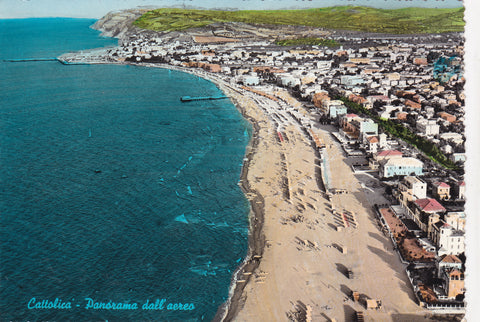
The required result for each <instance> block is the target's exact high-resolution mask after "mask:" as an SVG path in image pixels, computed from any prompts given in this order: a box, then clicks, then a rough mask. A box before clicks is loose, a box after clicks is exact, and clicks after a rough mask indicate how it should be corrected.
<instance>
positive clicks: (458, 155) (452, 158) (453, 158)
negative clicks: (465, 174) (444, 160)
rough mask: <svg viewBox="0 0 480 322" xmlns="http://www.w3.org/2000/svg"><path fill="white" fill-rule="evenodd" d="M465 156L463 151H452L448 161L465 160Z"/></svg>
mask: <svg viewBox="0 0 480 322" xmlns="http://www.w3.org/2000/svg"><path fill="white" fill-rule="evenodd" d="M466 158H467V156H466V154H465V153H452V154H451V155H450V157H449V159H450V161H452V162H453V163H457V162H465V160H466Z"/></svg>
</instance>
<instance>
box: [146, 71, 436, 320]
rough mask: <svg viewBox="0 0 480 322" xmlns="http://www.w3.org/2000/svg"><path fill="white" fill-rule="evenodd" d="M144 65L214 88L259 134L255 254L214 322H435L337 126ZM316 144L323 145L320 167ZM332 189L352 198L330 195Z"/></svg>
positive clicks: (248, 170)
mask: <svg viewBox="0 0 480 322" xmlns="http://www.w3.org/2000/svg"><path fill="white" fill-rule="evenodd" d="M141 65H144V66H150V67H152V66H156V67H162V68H170V69H176V70H180V71H184V72H188V73H192V74H195V75H197V76H199V77H203V78H206V79H209V80H210V81H212V82H214V83H215V84H216V85H217V86H218V87H219V88H220V89H221V90H222V91H223V92H224V93H225V94H226V95H227V96H228V97H229V98H230V99H231V100H232V101H233V103H234V104H235V105H236V106H237V108H238V109H239V111H240V112H241V113H242V114H243V116H244V117H245V118H246V119H247V120H249V121H250V122H251V123H252V125H253V129H254V132H253V137H252V140H251V142H250V144H249V146H248V147H247V151H246V155H245V159H244V167H243V170H242V175H241V179H240V186H241V187H242V190H243V191H244V193H245V194H246V196H247V198H248V199H249V201H250V204H251V208H252V211H251V214H250V233H249V251H248V255H247V258H246V259H245V260H244V262H243V263H242V265H241V266H240V267H239V268H238V269H237V271H236V272H235V273H234V276H233V277H232V285H231V289H230V298H229V301H228V302H227V303H225V305H224V306H222V307H221V308H219V311H218V312H217V315H216V317H215V320H223V321H289V320H295V319H298V320H304V319H305V318H306V317H307V315H308V317H309V318H311V320H312V321H352V320H355V312H356V311H363V313H364V315H365V320H366V321H426V320H429V319H428V318H429V317H430V313H429V312H428V311H427V310H424V309H422V308H421V307H419V306H418V305H417V304H416V303H415V296H414V294H413V289H412V287H411V285H410V283H409V281H408V278H407V275H406V273H405V268H406V265H405V264H402V263H401V261H400V259H399V258H398V255H397V254H396V253H395V252H394V251H393V249H392V248H393V246H392V243H391V241H390V239H389V238H387V237H386V236H385V235H383V233H382V231H381V229H380V228H379V226H378V224H377V222H376V219H375V214H374V212H373V208H372V204H373V202H372V200H370V201H369V200H367V198H366V195H365V192H364V189H363V188H362V185H361V184H360V182H359V181H358V179H357V178H356V177H355V176H354V173H353V171H352V170H351V168H350V166H349V165H348V164H347V163H346V158H345V155H344V153H343V150H342V148H341V146H340V144H339V143H338V142H337V141H336V140H335V139H334V137H333V136H332V135H331V134H330V132H331V131H332V130H334V128H333V127H327V128H325V127H324V128H323V129H321V128H320V127H319V126H318V125H316V124H315V123H314V122H313V121H312V120H311V119H312V116H311V115H309V114H308V111H307V110H306V109H305V108H304V107H303V106H302V104H301V103H300V102H298V101H296V100H295V99H294V98H293V97H291V96H290V95H289V94H288V93H287V92H286V91H284V90H281V89H278V88H274V87H272V88H271V89H269V90H268V93H267V92H263V93H265V94H267V95H259V94H258V93H254V92H252V91H249V90H246V89H242V88H240V87H237V86H233V85H231V84H230V83H229V82H226V81H224V80H222V79H220V78H218V77H216V76H214V75H212V74H207V73H205V72H204V71H201V70H196V69H184V68H175V67H172V66H167V65H164V66H158V65H150V64H141ZM261 93H262V92H261ZM279 132H280V135H279ZM312 133H313V134H312ZM312 136H316V137H317V138H318V140H319V141H320V142H322V143H323V144H325V146H326V148H325V149H324V151H323V159H321V158H320V154H319V152H318V149H317V148H316V146H315V142H314V139H313V137H312ZM328 188H336V189H346V193H344V194H335V195H330V196H328V195H327V193H326V192H325V191H326V190H325V189H328ZM371 203H372V204H371ZM338 226H340V227H341V230H339V229H338V228H337V227H338ZM348 270H351V271H352V272H353V278H349V277H348V273H347V272H348ZM352 291H356V292H358V294H359V298H360V299H359V300H358V301H353V299H352V298H351V297H350V295H351V292H352ZM367 299H374V300H379V301H381V302H382V306H381V308H380V309H378V310H366V307H365V303H366V300H367Z"/></svg>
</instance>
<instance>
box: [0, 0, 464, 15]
mask: <svg viewBox="0 0 480 322" xmlns="http://www.w3.org/2000/svg"><path fill="white" fill-rule="evenodd" d="M335 5H362V6H371V7H377V8H392V9H393V8H403V7H430V8H456V7H461V6H462V5H463V4H462V1H460V0H0V19H5V18H29V17H74V18H101V17H103V16H104V15H105V14H107V13H108V12H110V11H115V10H121V9H129V8H135V7H138V6H147V7H157V8H160V7H183V6H191V7H202V8H218V9H220V8H221V9H226V8H230V9H286V8H312V7H316V8H320V7H329V6H335Z"/></svg>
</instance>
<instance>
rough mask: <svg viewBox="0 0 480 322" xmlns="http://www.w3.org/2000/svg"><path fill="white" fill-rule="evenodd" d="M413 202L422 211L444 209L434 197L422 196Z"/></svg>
mask: <svg viewBox="0 0 480 322" xmlns="http://www.w3.org/2000/svg"><path fill="white" fill-rule="evenodd" d="M415 204H416V205H417V206H418V207H419V208H420V209H421V210H423V211H424V212H430V213H434V212H442V211H446V209H445V208H444V207H443V206H442V205H441V204H440V203H439V202H438V201H437V200H435V199H432V198H424V199H417V200H415Z"/></svg>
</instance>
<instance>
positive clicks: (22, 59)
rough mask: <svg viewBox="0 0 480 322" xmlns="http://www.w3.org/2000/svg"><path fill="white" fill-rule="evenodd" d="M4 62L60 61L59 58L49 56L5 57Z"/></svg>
mask: <svg viewBox="0 0 480 322" xmlns="http://www.w3.org/2000/svg"><path fill="white" fill-rule="evenodd" d="M3 61H4V62H8V63H22V62H31V61H58V58H55V57H47V58H18V59H4V60H3Z"/></svg>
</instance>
